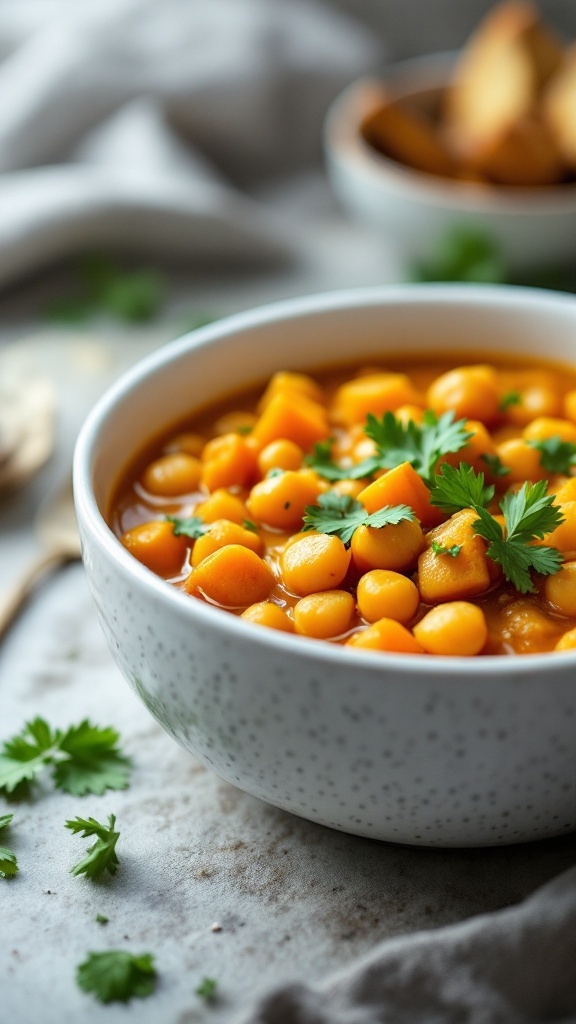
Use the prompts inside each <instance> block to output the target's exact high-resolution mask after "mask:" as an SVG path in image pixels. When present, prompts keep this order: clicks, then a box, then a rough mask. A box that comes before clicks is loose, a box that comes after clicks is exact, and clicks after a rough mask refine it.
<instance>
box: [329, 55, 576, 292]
mask: <svg viewBox="0 0 576 1024" xmlns="http://www.w3.org/2000/svg"><path fill="white" fill-rule="evenodd" d="M453 63H454V56H453V55H446V54H436V55H433V56H430V57H419V58H415V59H413V60H410V61H405V62H402V63H400V64H397V65H393V66H391V67H390V68H387V69H386V70H385V71H384V72H383V73H382V75H381V76H380V77H379V78H376V77H371V78H363V79H360V80H358V81H356V82H354V83H353V84H352V85H350V86H348V88H347V89H346V90H345V91H344V92H343V93H342V94H341V95H340V96H339V97H337V99H336V100H335V101H334V102H333V104H332V105H331V107H330V109H329V111H328V114H327V117H326V122H325V129H324V152H325V159H326V166H327V172H328V176H329V179H330V182H331V185H332V188H333V191H334V194H335V196H336V197H337V199H338V200H339V202H340V204H341V206H342V208H343V209H344V210H346V211H348V213H350V214H351V215H352V216H353V217H355V218H358V219H359V220H361V221H364V222H366V223H368V224H372V225H374V226H375V227H377V228H381V229H382V232H383V234H384V235H385V237H386V238H387V239H388V240H389V241H390V242H391V243H393V245H394V247H395V248H396V249H397V251H399V252H400V253H401V254H402V255H403V256H404V258H405V259H407V260H408V261H414V262H421V261H427V260H428V259H429V258H430V257H433V256H434V254H435V252H436V250H437V247H438V244H439V242H441V241H442V239H444V238H445V237H446V236H447V234H448V233H449V232H450V231H451V230H453V229H454V228H464V229H467V230H470V231H472V232H477V233H480V234H483V235H486V236H487V237H488V238H490V239H492V240H493V241H494V243H495V245H496V246H497V248H498V250H499V252H500V253H501V255H502V257H503V259H504V262H505V265H506V266H507V268H508V269H509V270H510V271H512V272H514V273H518V272H520V273H521V272H524V271H532V270H538V271H539V270H543V269H549V268H556V267H561V266H562V265H563V264H565V263H566V262H569V261H573V260H574V258H575V257H576V183H565V184H559V185H546V186H540V187H533V188H527V187H522V188H520V187H513V186H503V185H485V184H480V183H476V182H470V181H459V180H456V179H453V178H443V177H440V176H439V175H433V174H428V173H425V172H422V171H417V170H413V169H411V168H410V167H407V166H405V165H403V164H401V163H399V162H397V161H395V160H392V159H390V158H388V157H387V156H385V155H384V154H383V153H381V152H379V151H378V150H376V149H375V148H374V147H373V146H371V145H370V144H369V143H368V142H367V141H366V140H365V139H364V137H363V135H362V133H361V131H360V126H361V124H362V123H363V121H364V120H365V118H366V117H367V116H368V115H369V114H370V113H372V112H373V111H374V110H375V109H377V108H378V106H380V105H381V103H382V90H383V88H384V89H389V90H390V91H391V92H392V93H393V95H394V97H395V98H402V97H413V96H424V97H427V98H428V99H433V98H434V97H435V96H437V95H438V94H439V92H440V90H442V89H443V88H444V87H445V86H446V84H447V82H448V80H449V75H450V71H451V68H452V66H453Z"/></svg>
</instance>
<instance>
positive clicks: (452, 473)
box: [430, 462, 494, 515]
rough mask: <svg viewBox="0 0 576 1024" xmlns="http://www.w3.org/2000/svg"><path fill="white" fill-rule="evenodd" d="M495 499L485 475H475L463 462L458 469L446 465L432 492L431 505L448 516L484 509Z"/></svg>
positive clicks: (492, 488) (437, 477) (441, 469)
mask: <svg viewBox="0 0 576 1024" xmlns="http://www.w3.org/2000/svg"><path fill="white" fill-rule="evenodd" d="M493 497H494V486H493V484H490V485H489V486H488V487H485V486H484V474H483V473H475V472H474V470H473V469H472V466H469V465H468V464H467V463H466V462H461V463H460V465H459V466H458V468H455V467H454V466H450V465H448V463H444V465H443V466H441V467H440V473H439V474H438V475H437V476H436V477H435V481H434V485H433V487H432V489H431V491H430V502H431V504H432V505H436V506H437V508H441V509H442V511H443V512H447V513H448V515H452V514H453V513H454V512H460V510H461V509H463V508H477V506H478V505H481V506H482V507H484V506H485V505H488V504H489V502H491V501H492V498H493Z"/></svg>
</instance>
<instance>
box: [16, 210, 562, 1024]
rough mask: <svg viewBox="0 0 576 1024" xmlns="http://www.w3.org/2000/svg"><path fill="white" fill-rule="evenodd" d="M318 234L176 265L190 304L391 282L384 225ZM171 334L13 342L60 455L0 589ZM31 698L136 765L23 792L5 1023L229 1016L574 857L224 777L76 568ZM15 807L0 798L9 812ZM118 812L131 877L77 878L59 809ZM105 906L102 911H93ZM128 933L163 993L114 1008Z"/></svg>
mask: <svg viewBox="0 0 576 1024" xmlns="http://www.w3.org/2000/svg"><path fill="white" fill-rule="evenodd" d="M316 211H317V213H316V215H317V217H318V216H319V215H318V207H317V206H316ZM316 223H318V221H317V222H316ZM314 234H317V236H318V237H317V238H313V237H312V236H313V235H314ZM307 245H308V247H307V249H306V251H305V254H304V258H303V261H302V263H301V265H300V267H299V268H298V271H297V273H295V274H294V275H293V276H292V277H289V276H286V277H284V278H274V277H273V276H270V277H268V278H267V279H266V280H263V279H262V280H260V281H246V282H241V281H240V280H238V279H230V278H229V279H225V278H223V277H220V278H215V279H213V280H212V281H209V280H207V279H204V280H203V279H201V278H198V277H191V278H190V281H189V282H188V283H186V282H185V281H183V282H182V287H181V301H182V305H185V306H186V307H187V308H191V307H192V308H193V307H194V306H196V308H204V309H206V308H211V309H213V310H215V311H222V312H226V311H228V310H233V309H240V308H245V307H248V306H249V305H251V304H253V303H257V302H260V301H268V300H271V299H274V298H277V297H283V296H285V295H289V294H297V293H298V292H310V291H313V290H321V289H323V288H330V287H341V286H343V285H354V284H370V283H375V282H377V281H378V280H380V281H386V280H390V279H393V274H392V271H391V269H390V262H387V259H386V256H385V254H382V253H381V250H380V245H379V242H377V241H375V240H374V239H373V238H370V237H368V236H366V235H362V236H360V235H359V234H358V235H356V234H355V233H354V231H352V230H351V229H350V228H344V227H343V226H341V225H339V223H338V222H335V221H334V222H333V221H330V218H329V217H327V218H326V221H325V222H324V223H323V225H322V229H321V230H320V229H318V230H317V231H316V230H315V228H314V225H312V230H311V232H310V237H309V239H308V243H307ZM47 291H48V292H49V291H50V287H49V286H48V285H45V284H44V283H42V282H39V284H38V286H37V288H36V289H34V288H32V287H27V288H25V289H22V290H20V292H19V293H17V294H14V295H13V296H12V297H7V298H6V299H5V300H4V302H3V303H0V315H1V314H4V317H5V322H8V321H9V322H10V330H9V331H8V330H7V331H6V334H5V338H6V339H8V338H9V339H10V340H16V339H17V338H18V337H19V336H20V335H24V333H25V332H26V330H27V329H28V328H29V327H30V326H32V324H31V323H29V322H27V321H26V318H27V317H28V318H29V319H30V316H31V313H32V315H37V311H38V310H39V309H40V308H41V305H42V302H43V301H45V296H46V294H47ZM166 336H169V332H168V328H164V327H161V328H159V329H158V332H157V335H154V334H152V335H148V336H145V335H139V336H130V337H128V336H127V337H124V338H119V337H112V336H111V335H110V336H108V339H107V347H106V353H107V357H106V359H104V360H103V361H102V363H101V369H100V371H99V372H96V371H95V370H94V371H92V372H88V370H87V365H89V361H88V364H87V362H86V360H83V359H81V358H79V356H80V355H81V353H82V344H83V342H82V340H81V339H73V338H72V337H68V338H66V337H64V338H62V337H59V336H57V335H54V334H52V335H50V336H45V335H42V336H40V337H37V338H36V340H35V341H34V342H33V343H28V342H26V343H25V342H23V341H20V342H18V344H19V345H21V346H22V348H24V345H25V344H26V345H29V346H30V347H31V349H32V350H34V351H35V352H36V355H37V358H38V360H39V361H40V362H41V363H42V365H44V366H45V367H46V368H47V369H48V370H49V371H50V372H51V373H52V375H53V376H54V379H55V380H56V383H57V385H58V389H59V394H60V402H61V414H60V421H59V435H58V449H57V452H56V456H55V458H54V460H53V462H52V463H51V464H50V466H49V467H47V469H46V471H45V472H43V473H42V475H41V477H40V478H39V479H38V480H37V481H36V482H35V483H34V484H33V485H31V486H30V487H28V488H26V490H25V491H24V492H22V493H20V494H18V495H15V496H14V497H13V498H12V499H10V500H6V499H3V500H2V502H0V581H1V586H2V587H4V586H6V584H7V583H8V581H9V580H10V579H13V578H15V576H16V575H17V573H18V571H19V569H20V568H22V567H23V565H24V564H25V562H27V560H28V558H29V557H31V555H32V553H33V551H34V549H35V544H36V542H35V540H34V537H33V533H32V520H33V514H34V510H35V507H36V505H37V503H38V500H39V498H40V496H41V494H42V493H43V492H44V491H45V490H46V489H47V488H49V487H50V486H52V485H53V483H54V481H55V480H56V479H58V478H59V477H61V476H62V475H63V474H64V473H65V472H66V469H67V464H68V458H69V455H70V450H71V447H72V443H73V440H74V436H75V432H76V430H77V427H78V424H79V419H81V417H82V415H83V413H84V411H86V407H87V405H89V404H90V403H91V402H92V401H93V400H94V398H95V397H96V393H97V392H98V390H99V389H101V387H102V386H103V385H104V383H105V381H106V380H107V379H110V377H112V376H114V374H115V373H116V372H117V370H118V369H119V368H120V366H121V365H125V364H126V363H127V362H130V361H132V360H133V359H134V358H136V357H137V356H138V355H139V354H140V352H142V351H144V350H145V349H146V348H149V347H151V346H152V345H153V344H155V343H157V342H158V341H159V340H161V338H163V337H166ZM36 714H41V715H43V716H44V717H45V718H46V719H47V720H49V721H50V722H51V723H52V724H53V725H62V726H66V725H68V724H72V723H75V722H78V721H79V720H80V719H82V718H84V717H86V716H89V717H90V718H92V719H93V720H94V721H95V722H97V723H99V724H102V725H106V724H111V725H114V726H115V727H116V728H118V729H119V730H120V732H121V734H122V737H123V743H124V746H125V748H126V751H127V752H128V753H129V754H130V755H131V757H132V758H133V760H134V773H133V779H132V784H131V786H130V788H129V789H128V790H126V791H125V792H122V793H109V794H107V795H105V796H103V797H86V798H84V799H82V800H80V799H75V798H72V797H70V796H67V795H66V794H63V793H58V792H54V791H53V789H52V788H51V785H50V784H49V783H47V784H46V785H45V786H42V787H40V789H39V790H38V794H37V797H36V798H35V799H34V801H32V802H29V803H24V804H18V805H14V806H13V807H11V809H12V810H13V811H14V814H15V818H14V824H13V827H12V829H11V832H10V836H9V840H10V842H9V845H11V846H12V848H13V849H14V850H15V852H16V853H17V855H18V859H19V863H20V869H21V870H20V873H19V875H18V876H17V877H16V878H15V879H14V880H13V881H3V880H1V879H0V936H1V941H0V991H1V992H2V996H1V1003H0V1020H1V1021H2V1022H3V1021H6V1022H9V1024H31V1022H42V1024H84V1022H90V1024H92V1022H94V1024H99V1022H100V1021H102V1022H107V1024H120V1022H123V1021H126V1020H138V1021H139V1022H141V1024H147V1022H157V1021H163V1024H194V1022H196V1021H213V1022H214V1024H228V1022H232V1021H233V1020H234V1019H235V1018H236V1017H237V1016H240V1014H241V1013H242V1012H243V1011H244V1010H245V1008H246V1007H247V1005H249V1004H250V1003H251V1001H252V999H253V998H254V997H256V995H257V994H258V993H261V992H262V991H264V990H266V989H267V988H269V987H270V986H273V985H276V984H278V983H280V982H283V981H288V980H294V979H297V980H300V981H303V982H311V983H312V982H316V981H320V980H321V979H322V978H324V977H325V976H326V975H328V974H330V975H332V974H333V973H334V972H335V971H337V970H338V969H339V968H340V967H344V966H346V965H350V964H352V962H353V961H354V960H355V958H356V957H358V956H360V955H363V954H367V953H369V952H370V951H371V950H372V949H373V948H374V947H375V945H376V944H377V943H378V942H379V941H381V940H383V939H385V938H386V937H388V936H394V935H401V934H407V933H410V932H414V931H416V930H419V929H422V928H430V927H437V926H440V925H442V924H445V923H449V922H455V921H459V920H464V919H466V918H469V917H471V916H472V915H474V914H477V913H480V912H484V911H490V910H493V909H497V908H500V907H504V906H506V905H509V904H511V903H514V902H516V901H518V900H520V899H521V898H522V897H523V896H525V895H526V894H528V893H529V892H532V891H533V890H534V889H535V888H536V887H537V886H538V885H539V884H541V883H542V882H544V881H546V880H547V879H549V878H552V877H553V876H554V875H556V874H557V873H559V872H561V871H562V870H564V869H565V868H567V867H569V866H570V865H571V864H573V863H574V855H575V853H576V843H575V841H574V838H573V837H568V838H565V839H562V840H556V841H548V842H545V843H540V844H534V845H531V846H518V847H509V848H500V849H484V850H466V851H438V850H432V851H428V850H424V849H411V848H408V847H399V846H392V845H386V844H379V843H375V842H371V841H368V840H363V839H358V838H354V837H350V836H347V835H345V834H342V833H338V832H333V831H330V830H327V829H325V828H322V827H320V826H317V825H312V824H309V823H307V822H306V821H303V820H301V819H298V818H295V817H293V816H291V815H288V814H285V813H283V812H281V811H277V810H274V809H273V808H270V807H268V806H266V805H264V804H263V803H260V802H259V801H257V800H255V799H253V798H251V797H248V796H245V795H244V794H243V793H241V792H240V791H238V790H236V789H234V788H232V787H230V786H229V785H226V784H224V783H222V782H220V781H219V780H218V779H217V778H216V777H215V776H214V775H212V774H211V773H209V772H207V771H205V770H204V769H203V768H201V767H200V766H199V765H198V764H197V763H196V762H195V761H194V760H193V759H192V758H191V757H190V756H189V755H188V754H186V753H185V752H184V751H183V750H180V748H179V747H177V746H176V745H175V743H174V742H173V741H172V740H171V739H170V738H169V737H168V736H166V735H165V734H164V733H163V732H162V730H161V729H160V727H159V726H157V725H156V724H155V723H154V722H153V721H152V719H151V718H150V716H149V714H148V712H147V711H146V710H145V709H144V708H143V707H142V706H141V705H140V704H139V702H138V701H137V699H136V698H135V697H134V696H133V695H132V693H131V691H130V690H129V689H128V686H127V685H126V684H125V683H124V681H123V680H122V679H121V677H120V675H119V672H118V670H117V669H116V668H115V666H114V664H113V662H112V660H111V657H110V655H109V653H108V651H107V649H106V647H105V643H104V640H103V637H102V634H101V632H100V627H99V625H98V622H97V620H96V616H95V612H94V608H93V605H92V603H91V599H90V597H89V595H88V592H87V588H86V584H85V580H84V575H83V571H82V569H81V567H80V566H78V565H75V566H72V567H70V568H68V569H66V570H64V571H62V572H61V573H60V574H59V575H58V576H57V577H54V578H53V579H51V580H49V581H47V582H46V583H45V584H44V586H43V587H42V588H41V589H40V590H39V591H38V593H37V594H36V596H35V598H34V599H33V601H32V602H31V603H30V605H29V606H28V608H27V610H26V612H25V613H24V614H23V615H22V617H21V618H20V620H19V621H18V622H17V623H16V624H15V626H14V627H13V629H12V631H11V633H10V634H9V636H8V638H7V639H6V641H5V642H4V643H3V645H2V646H1V647H0V739H4V738H6V737H8V736H10V735H11V734H13V733H14V732H16V731H18V730H19V729H20V728H21V726H22V725H23V723H24V721H26V720H27V719H28V718H30V717H33V716H34V715H36ZM6 809H7V808H6V804H5V801H4V800H3V799H0V813H5V811H6ZM110 813H115V814H116V815H117V822H118V827H119V828H120V830H121V833H122V834H121V838H120V841H119V844H118V855H119V858H120V861H121V866H120V869H119V871H118V874H117V875H116V876H115V877H114V878H109V879H107V880H105V881H103V882H97V883H91V882H90V881H88V880H87V879H83V878H73V877H72V876H71V875H70V873H69V868H70V866H71V865H72V864H74V863H75V862H76V861H77V860H78V859H79V858H80V857H81V856H82V854H83V853H84V850H85V849H86V848H87V846H88V845H89V841H87V840H82V839H80V838H78V837H75V836H72V835H71V834H70V833H69V832H67V831H66V830H65V828H64V822H65V820H66V819H67V818H70V817H74V816H75V815H77V814H79V815H93V816H95V817H97V818H98V819H100V820H101V819H103V818H105V817H106V816H107V815H108V814H110ZM7 838H8V837H7ZM98 913H103V914H105V915H107V916H108V917H109V919H110V920H109V923H108V924H107V925H104V926H102V925H99V924H97V923H96V922H95V920H94V918H95V916H96V914H98ZM215 923H218V924H219V925H220V926H221V930H220V931H213V930H212V925H213V924H215ZM115 947H120V948H125V949H129V950H131V951H134V952H139V951H144V950H150V951H151V952H153V953H154V955H155V957H156V962H157V967H158V972H159V983H158V989H157V992H156V994H155V995H154V997H153V998H150V999H148V1000H136V1001H134V1002H132V1003H130V1004H129V1005H128V1006H127V1007H124V1006H119V1005H111V1006H108V1007H101V1006H100V1005H99V1004H97V1003H96V1002H95V1001H94V1000H93V999H92V998H91V997H90V996H87V995H84V994H83V993H82V992H81V991H80V990H79V989H78V988H77V987H76V984H75V980H74V975H75V969H76V965H77V964H78V963H80V962H81V961H82V960H83V959H84V957H85V955H86V953H87V952H88V951H90V950H100V949H105V948H115ZM205 976H209V977H214V978H216V979H217V981H218V991H219V997H218V999H217V1001H216V1002H215V1003H214V1004H213V1005H210V1006H206V1005H204V1003H203V1002H202V1001H201V1000H200V999H199V998H198V996H196V995H195V989H196V987H197V985H198V983H199V982H200V981H201V979H202V978H203V977H205Z"/></svg>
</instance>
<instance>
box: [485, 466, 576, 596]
mask: <svg viewBox="0 0 576 1024" xmlns="http://www.w3.org/2000/svg"><path fill="white" fill-rule="evenodd" d="M546 488H547V482H546V480H539V481H538V483H536V484H529V483H524V484H523V485H522V487H521V488H520V490H519V491H509V492H508V493H507V494H505V495H504V498H503V499H502V501H501V502H500V508H501V509H502V512H503V514H504V522H505V524H506V531H505V532H504V530H503V529H502V526H501V525H500V523H499V522H498V520H497V519H495V518H494V517H493V516H491V515H490V513H489V512H488V511H487V510H486V509H485V508H482V507H481V506H475V511H476V512H477V513H478V516H479V518H478V519H477V520H476V522H475V523H473V524H472V526H473V528H474V531H475V532H476V533H477V534H479V535H480V536H481V537H484V539H485V540H487V541H488V543H489V547H488V550H487V552H486V554H487V555H488V557H489V558H491V559H492V561H494V562H497V563H498V564H499V565H501V566H502V570H503V572H504V576H505V577H506V579H507V580H508V581H509V582H510V583H512V584H513V585H514V586H515V587H516V590H518V591H519V592H520V593H521V594H528V593H533V592H534V591H535V590H536V587H535V586H534V583H533V580H532V577H531V575H530V573H531V571H532V570H533V571H534V572H537V573H540V574H541V575H543V576H550V575H552V574H553V573H555V572H558V570H559V569H560V567H561V565H562V562H563V561H564V559H563V557H562V555H561V553H560V552H559V551H557V550H556V548H552V547H547V546H546V545H532V541H534V540H537V539H538V540H542V538H543V537H544V535H545V534H546V533H550V532H551V531H552V530H554V529H555V528H556V527H557V526H559V525H560V523H562V522H563V521H564V520H563V516H562V512H561V510H560V508H559V507H558V506H557V505H554V495H553V494H547V493H546Z"/></svg>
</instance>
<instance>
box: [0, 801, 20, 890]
mask: <svg viewBox="0 0 576 1024" xmlns="http://www.w3.org/2000/svg"><path fill="white" fill-rule="evenodd" d="M13 817H14V815H13V814H2V815H0V832H1V831H2V830H3V829H5V828H7V827H8V826H9V825H10V824H11V822H12V818H13ZM17 871H18V860H17V858H16V854H15V853H14V852H13V851H12V850H9V849H8V847H6V846H0V878H14V875H15V874H16V872H17Z"/></svg>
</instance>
